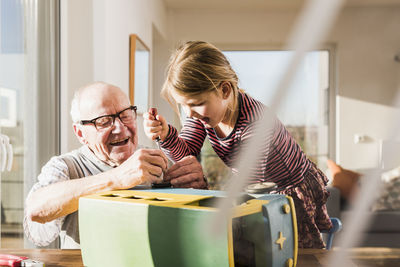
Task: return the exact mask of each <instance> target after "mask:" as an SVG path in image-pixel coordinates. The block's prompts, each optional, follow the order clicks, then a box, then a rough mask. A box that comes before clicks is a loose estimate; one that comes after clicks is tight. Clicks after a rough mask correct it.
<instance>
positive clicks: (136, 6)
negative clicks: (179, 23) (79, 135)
mask: <svg viewBox="0 0 400 267" xmlns="http://www.w3.org/2000/svg"><path fill="white" fill-rule="evenodd" d="M166 21H167V17H166V9H165V6H164V2H163V1H161V0H147V1H142V0H112V1H108V0H94V1H93V0H61V53H62V55H61V99H62V110H61V121H62V127H61V133H62V136H61V140H62V141H61V143H62V147H61V152H62V153H64V152H67V151H70V150H71V149H73V148H76V147H78V146H79V143H78V142H77V141H76V138H75V136H74V134H73V132H72V128H71V119H70V118H69V108H70V102H71V99H72V95H73V91H74V90H75V89H76V88H79V87H81V86H83V85H85V84H87V83H90V82H92V81H105V82H108V83H111V84H114V85H117V86H119V87H121V88H122V89H123V90H124V91H125V92H126V93H127V94H128V90H129V76H128V74H129V35H130V34H132V33H136V34H138V35H139V37H140V38H141V39H142V40H143V41H144V43H145V44H146V45H147V46H148V47H149V48H150V51H152V43H153V41H152V38H153V33H152V30H153V27H154V28H156V29H157V30H158V32H159V33H160V35H161V36H165V35H166V25H167V22H166ZM150 57H151V58H152V56H150ZM150 73H151V74H150V75H152V72H150ZM151 80H152V79H151ZM150 88H152V83H151V82H150ZM139 120H140V121H139V122H138V125H139V128H140V131H139V140H140V143H144V142H146V143H144V144H145V145H146V144H150V145H151V143H150V142H147V138H145V136H144V133H143V131H142V126H141V125H142V122H141V119H140V118H139Z"/></svg>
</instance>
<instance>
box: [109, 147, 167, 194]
mask: <svg viewBox="0 0 400 267" xmlns="http://www.w3.org/2000/svg"><path fill="white" fill-rule="evenodd" d="M167 166H168V159H167V157H166V156H165V154H164V153H163V152H162V151H161V150H159V149H139V150H137V151H136V152H135V153H134V154H133V155H132V156H131V157H130V158H128V159H127V160H126V161H125V162H123V163H122V164H121V165H120V166H118V167H117V168H115V169H114V171H115V177H116V178H117V181H116V182H117V187H118V188H119V189H126V188H131V187H134V186H136V185H139V184H142V183H157V182H160V179H161V178H160V177H161V174H162V173H163V172H165V171H166V170H167Z"/></svg>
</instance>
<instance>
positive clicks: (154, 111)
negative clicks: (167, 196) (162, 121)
mask: <svg viewBox="0 0 400 267" xmlns="http://www.w3.org/2000/svg"><path fill="white" fill-rule="evenodd" d="M149 113H150V114H151V115H153V116H154V119H155V120H157V119H156V116H157V109H156V108H150V110H149ZM160 142H161V139H160V136H157V137H156V143H157V147H158V149H160V150H161V145H160ZM161 179H162V180H163V182H161V183H153V184H152V185H151V186H152V187H153V188H162V187H172V185H171V182H164V172H163V173H162V174H161Z"/></svg>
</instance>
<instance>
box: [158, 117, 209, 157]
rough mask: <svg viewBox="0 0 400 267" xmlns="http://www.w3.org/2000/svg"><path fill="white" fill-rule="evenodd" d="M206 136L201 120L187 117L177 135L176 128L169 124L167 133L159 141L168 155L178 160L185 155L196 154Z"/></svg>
mask: <svg viewBox="0 0 400 267" xmlns="http://www.w3.org/2000/svg"><path fill="white" fill-rule="evenodd" d="M206 136H207V133H206V130H205V129H204V126H203V124H202V123H201V122H199V121H198V120H195V119H191V118H187V119H186V121H185V123H184V125H183V128H182V130H181V132H180V133H179V136H178V131H177V130H176V128H175V127H173V126H171V125H169V132H168V135H167V137H166V138H165V140H164V141H163V142H161V147H162V148H163V151H164V152H165V153H166V154H167V155H168V157H170V158H171V159H173V160H174V161H179V160H181V159H182V158H183V157H185V156H189V155H193V156H197V155H198V154H199V153H200V151H201V147H202V146H203V142H204V139H205V138H206Z"/></svg>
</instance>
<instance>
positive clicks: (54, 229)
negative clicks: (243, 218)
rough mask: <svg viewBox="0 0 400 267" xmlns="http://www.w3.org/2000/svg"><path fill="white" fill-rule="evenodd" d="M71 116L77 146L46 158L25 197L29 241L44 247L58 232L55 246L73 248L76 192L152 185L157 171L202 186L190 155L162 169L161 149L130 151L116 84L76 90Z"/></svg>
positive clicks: (127, 111)
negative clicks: (68, 151)
mask: <svg viewBox="0 0 400 267" xmlns="http://www.w3.org/2000/svg"><path fill="white" fill-rule="evenodd" d="M71 116H72V120H73V130H74V132H75V135H76V137H77V138H78V140H79V142H80V143H81V144H82V146H81V147H80V148H79V149H77V150H74V151H72V152H70V153H67V154H63V155H60V156H56V157H52V158H51V159H50V161H49V162H48V163H47V164H46V165H45V166H44V167H43V168H42V171H41V173H40V175H39V176H38V182H37V183H36V184H35V185H34V186H33V187H32V189H31V191H30V192H29V194H28V197H27V200H26V207H25V218H24V230H25V234H26V235H27V237H28V238H29V239H30V240H31V241H32V242H33V243H34V244H35V245H37V246H47V245H49V244H50V243H51V242H53V241H54V240H56V239H57V237H58V236H60V247H61V248H79V229H78V213H77V210H78V200H79V197H81V196H85V195H89V194H94V193H98V192H103V191H109V190H116V189H128V188H132V187H134V186H136V185H140V184H143V183H158V182H161V179H160V177H161V174H162V173H163V172H164V173H165V177H166V179H168V180H170V181H171V184H172V185H173V186H174V187H193V188H205V187H206V186H207V184H206V181H205V180H204V178H203V177H204V176H203V171H202V168H201V165H200V164H199V163H198V162H197V161H196V159H195V158H194V157H188V158H185V159H184V160H182V161H181V162H178V163H176V164H175V165H174V166H173V167H171V168H170V169H169V170H167V165H168V164H167V163H168V161H167V158H166V156H165V155H164V153H163V152H161V151H160V150H158V149H136V148H137V145H138V137H137V123H136V107H134V106H131V105H130V103H129V99H128V97H127V96H126V94H125V93H124V92H123V91H122V90H121V89H120V88H118V87H116V86H113V85H110V84H107V83H103V82H96V83H92V84H90V85H88V86H85V87H82V88H80V89H78V90H77V91H76V93H75V96H74V99H73V101H72V105H71ZM189 172H190V173H189ZM82 178H84V179H82Z"/></svg>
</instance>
